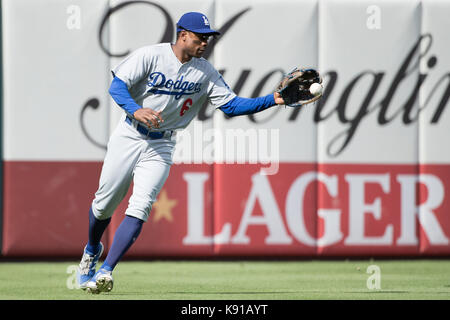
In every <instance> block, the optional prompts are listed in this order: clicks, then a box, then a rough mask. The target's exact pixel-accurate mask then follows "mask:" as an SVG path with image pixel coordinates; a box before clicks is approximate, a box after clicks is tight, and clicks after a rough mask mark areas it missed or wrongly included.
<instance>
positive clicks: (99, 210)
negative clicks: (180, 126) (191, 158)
mask: <svg viewBox="0 0 450 320" xmlns="http://www.w3.org/2000/svg"><path fill="white" fill-rule="evenodd" d="M135 125H136V124H134V127H133V125H130V124H128V123H127V122H125V121H123V119H122V121H120V122H119V124H118V126H117V127H116V129H115V130H114V132H113V134H112V135H111V137H110V139H109V142H108V146H107V151H106V156H105V160H104V162H103V167H102V172H101V175H100V182H99V188H98V190H97V192H96V193H95V199H94V200H93V202H92V212H93V214H94V216H95V217H96V218H97V219H99V220H104V219H107V218H110V217H111V216H112V215H113V213H114V211H115V210H116V208H117V206H118V205H119V204H120V202H121V201H122V200H123V198H124V197H125V196H126V194H127V192H128V189H129V187H130V184H131V182H132V181H133V185H134V186H133V193H132V195H131V197H130V199H129V203H128V208H127V210H126V211H125V214H126V215H129V216H132V217H136V218H138V219H141V220H143V221H147V219H148V217H149V214H150V211H151V209H152V205H153V203H154V202H155V201H156V198H157V196H158V194H159V192H160V191H161V188H162V187H163V185H164V183H165V181H166V179H167V177H168V175H169V171H170V166H171V165H172V156H173V152H174V148H175V137H174V136H171V137H165V138H161V139H149V138H147V137H146V136H145V135H143V134H141V133H139V132H138V131H137V130H136V129H135Z"/></svg>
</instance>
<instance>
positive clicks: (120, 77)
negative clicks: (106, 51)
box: [109, 46, 163, 128]
mask: <svg viewBox="0 0 450 320" xmlns="http://www.w3.org/2000/svg"><path fill="white" fill-rule="evenodd" d="M151 61H152V51H151V49H150V47H149V46H147V47H142V48H139V49H137V50H136V51H134V52H133V53H131V54H130V55H128V56H127V57H126V58H125V59H124V60H122V61H121V62H120V64H119V65H118V66H116V67H115V68H114V69H113V70H111V71H112V74H113V77H114V79H113V81H112V82H111V86H110V88H109V93H110V95H111V97H112V98H113V99H114V101H115V102H116V103H117V104H118V105H119V106H120V107H122V108H123V109H124V110H125V112H126V113H127V114H128V115H130V116H132V117H133V118H135V119H136V120H138V121H139V122H142V123H144V124H146V125H147V126H152V127H154V128H159V125H160V122H163V119H162V117H161V111H154V110H152V109H150V108H143V107H142V106H140V105H138V104H137V103H136V102H135V100H134V99H133V97H132V96H131V94H130V91H129V89H130V88H132V87H133V86H135V85H140V83H141V82H142V80H143V79H144V78H146V76H147V73H148V71H149V69H150V65H151Z"/></svg>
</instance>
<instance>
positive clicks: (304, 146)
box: [0, 0, 450, 258]
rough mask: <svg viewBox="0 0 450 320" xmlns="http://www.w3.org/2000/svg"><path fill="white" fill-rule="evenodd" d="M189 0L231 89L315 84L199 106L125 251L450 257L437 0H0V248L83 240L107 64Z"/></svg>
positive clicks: (106, 130) (161, 36)
mask: <svg viewBox="0 0 450 320" xmlns="http://www.w3.org/2000/svg"><path fill="white" fill-rule="evenodd" d="M187 11H201V12H204V13H205V14H206V15H207V16H208V17H209V19H210V21H211V22H212V24H213V27H215V28H217V29H220V30H221V31H222V36H221V37H220V38H218V40H217V41H216V42H213V43H211V44H210V49H211V50H210V51H208V52H207V53H206V54H205V55H206V56H205V57H206V58H207V59H208V60H209V61H211V62H212V63H213V64H214V66H215V67H216V68H217V69H218V70H220V72H221V73H222V74H223V76H224V78H225V80H226V81H227V83H228V84H229V85H230V86H231V87H232V89H233V90H234V91H235V92H236V93H237V94H238V95H240V96H243V97H256V96H260V95H265V94H268V93H270V92H272V91H273V90H274V88H275V87H276V84H277V82H278V81H279V80H280V79H281V76H282V75H283V73H285V72H288V71H290V70H291V69H292V68H293V67H294V66H304V67H314V68H318V69H319V70H320V71H321V73H322V75H323V78H324V84H325V94H324V97H323V98H322V99H321V100H320V101H319V102H318V103H316V104H314V105H308V106H305V107H303V108H301V109H292V108H285V107H275V108H271V109H268V110H266V111H263V112H261V113H259V114H256V115H253V116H241V117H235V118H231V119H230V118H227V117H226V116H224V114H223V113H222V112H220V111H214V108H213V107H212V106H210V105H205V106H204V108H202V110H201V112H200V113H199V115H198V116H197V118H196V119H195V120H194V121H193V122H192V123H191V125H190V126H189V127H188V128H187V129H186V130H185V131H184V132H183V133H180V134H178V136H177V139H178V144H177V150H176V152H175V155H174V162H175V164H174V165H173V167H172V168H171V172H170V176H169V178H168V180H167V182H166V184H165V186H164V188H163V189H162V191H161V193H160V195H159V198H158V201H157V202H156V203H155V205H154V208H153V210H152V213H151V216H150V218H149V221H148V222H147V223H146V224H145V225H144V228H143V231H142V233H141V236H140V238H139V239H138V240H137V241H136V243H135V244H134V245H133V247H132V248H131V249H130V251H129V253H128V256H134V257H138V256H139V257H162V256H164V257H180V256H181V257H200V256H201V257H228V256H236V257H242V258H245V257H265V256H270V257H287V256H289V257H311V256H317V257H349V256H351V257H357V256H360V257H362V256H441V257H442V256H448V255H449V254H450V214H449V212H450V147H449V146H448V143H447V142H446V138H447V137H448V136H450V114H449V111H448V110H447V109H448V108H449V107H448V98H449V97H450V44H449V42H448V35H447V34H446V33H447V30H449V28H450V21H449V20H448V15H449V14H450V2H448V1H444V0H422V1H419V0H413V1H411V0H392V1H380V0H361V1H356V2H355V1H349V0H302V1H299V0H278V1H269V0H264V1H256V0H255V1H249V0H239V1H238V0H208V1H200V0H196V1H189V2H185V1H175V0H170V1H116V0H111V1H107V0H96V1H92V0H71V1H69V0H33V1H31V0H4V1H3V2H2V48H3V51H2V57H3V74H2V79H3V81H2V84H3V116H2V124H1V125H2V128H3V135H2V146H3V151H2V156H3V217H2V218H3V219H2V222H1V223H0V226H1V227H2V241H1V255H2V256H4V257H41V256H56V257H59V256H64V257H78V256H79V255H80V252H81V250H82V248H83V246H84V244H85V242H86V241H87V232H88V230H87V227H88V209H89V206H90V203H91V201H92V199H93V195H94V192H95V191H96V188H97V186H98V179H99V176H100V172H101V166H102V161H103V157H104V155H105V150H106V144H107V141H108V138H109V135H110V133H111V132H112V130H113V129H114V127H115V126H116V125H117V123H118V122H119V121H122V118H121V116H122V114H123V113H122V110H121V109H120V108H119V107H118V106H117V105H115V103H114V102H113V101H112V100H111V98H110V97H109V95H108V87H109V84H110V81H111V75H110V72H109V70H110V68H111V67H113V66H115V65H116V64H117V63H118V62H119V61H121V60H122V59H123V58H124V57H125V56H126V55H127V54H128V53H129V52H131V51H132V50H134V49H137V48H139V47H141V46H143V45H147V44H153V43H158V42H169V41H173V40H174V38H175V29H174V24H175V23H176V21H177V19H178V18H179V17H180V16H181V15H182V14H183V13H184V12H187ZM131 189H132V188H130V191H129V193H128V196H127V198H128V197H129V195H130V192H131ZM126 206H127V199H126V200H124V201H123V202H122V204H121V205H120V206H119V207H118V209H117V211H116V213H115V215H114V217H113V219H112V222H111V225H110V227H109V229H108V230H107V232H106V234H105V236H104V238H103V241H104V243H105V244H106V246H107V247H108V245H109V244H110V243H111V242H112V237H113V234H114V230H115V229H116V228H117V227H118V225H119V224H120V222H121V220H122V219H123V212H124V211H125V209H126Z"/></svg>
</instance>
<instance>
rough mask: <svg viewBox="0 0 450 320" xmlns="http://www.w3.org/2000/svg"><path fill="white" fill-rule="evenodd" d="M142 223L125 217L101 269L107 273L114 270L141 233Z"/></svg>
mask: <svg viewBox="0 0 450 320" xmlns="http://www.w3.org/2000/svg"><path fill="white" fill-rule="evenodd" d="M143 223H144V221H142V220H141V219H138V218H135V217H131V216H125V218H124V219H123V221H122V223H121V224H120V226H119V227H118V228H117V231H116V234H115V235H114V240H113V243H112V245H111V248H110V249H109V252H108V255H107V256H106V259H105V262H104V263H103V265H102V266H101V268H104V269H106V270H108V271H112V270H113V269H114V268H115V266H116V264H117V263H118V262H119V260H120V259H121V258H122V256H123V255H124V254H125V252H127V250H128V249H129V248H130V247H131V245H132V244H133V243H134V241H136V239H137V237H138V236H139V234H140V233H141V230H142V224H143Z"/></svg>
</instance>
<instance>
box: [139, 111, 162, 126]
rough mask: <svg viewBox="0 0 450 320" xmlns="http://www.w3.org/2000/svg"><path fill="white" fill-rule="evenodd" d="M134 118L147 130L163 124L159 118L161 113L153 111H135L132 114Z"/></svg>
mask: <svg viewBox="0 0 450 320" xmlns="http://www.w3.org/2000/svg"><path fill="white" fill-rule="evenodd" d="M133 116H134V118H135V119H136V120H138V121H140V122H142V123H144V124H146V125H147V126H148V127H149V128H156V129H157V128H159V125H160V124H161V123H163V122H164V120H163V118H162V117H161V111H155V110H152V109H150V108H141V109H138V110H136V112H135V113H134V114H133Z"/></svg>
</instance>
